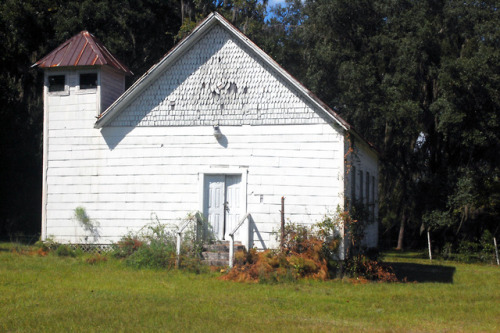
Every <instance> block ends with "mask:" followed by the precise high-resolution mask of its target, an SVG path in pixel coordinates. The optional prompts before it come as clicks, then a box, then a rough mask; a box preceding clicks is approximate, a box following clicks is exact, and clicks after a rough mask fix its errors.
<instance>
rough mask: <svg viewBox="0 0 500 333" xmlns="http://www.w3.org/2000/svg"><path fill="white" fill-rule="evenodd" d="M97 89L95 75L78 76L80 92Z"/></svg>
mask: <svg viewBox="0 0 500 333" xmlns="http://www.w3.org/2000/svg"><path fill="white" fill-rule="evenodd" d="M95 88H97V73H87V74H80V90H83V89H95Z"/></svg>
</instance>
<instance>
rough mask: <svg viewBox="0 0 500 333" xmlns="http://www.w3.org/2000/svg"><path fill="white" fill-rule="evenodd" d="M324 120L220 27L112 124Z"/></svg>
mask: <svg viewBox="0 0 500 333" xmlns="http://www.w3.org/2000/svg"><path fill="white" fill-rule="evenodd" d="M320 123H324V120H323V119H322V118H321V117H320V116H319V115H318V113H317V112H314V110H313V109H312V108H311V105H309V104H308V103H307V102H306V101H305V100H304V99H303V98H300V97H299V96H298V95H297V94H294V93H293V91H291V86H290V85H289V84H286V83H285V82H284V81H283V80H281V79H278V78H277V77H275V76H274V75H272V73H271V72H270V71H269V68H267V67H266V66H265V65H264V64H263V63H262V62H261V61H259V59H257V58H256V57H255V56H253V55H252V54H251V53H249V52H246V50H245V46H243V45H242V44H241V43H240V42H239V41H238V40H236V39H233V38H231V37H230V35H229V33H228V32H226V31H225V30H224V29H223V28H222V27H220V26H216V27H214V28H213V29H212V30H210V31H209V32H208V33H207V35H206V36H204V38H203V39H202V40H200V41H199V42H198V44H196V45H195V46H194V47H193V48H192V49H190V50H189V51H188V52H187V53H186V54H185V55H184V56H183V57H182V58H180V59H179V60H177V62H176V63H175V64H174V65H173V66H171V67H170V68H168V69H167V70H166V71H165V72H164V73H163V75H162V76H161V77H160V78H159V79H158V80H156V81H155V82H154V83H152V84H151V85H150V86H149V87H147V88H146V89H145V90H144V91H143V93H142V94H141V96H140V97H139V98H137V99H136V100H135V101H134V102H132V103H131V104H130V105H129V106H128V107H127V108H126V109H125V110H124V111H123V112H122V113H121V114H120V115H119V116H118V117H116V118H115V119H114V120H113V121H112V122H111V126H200V125H214V124H219V125H282V124H320Z"/></svg>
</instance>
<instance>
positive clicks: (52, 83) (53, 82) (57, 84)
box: [49, 75, 66, 92]
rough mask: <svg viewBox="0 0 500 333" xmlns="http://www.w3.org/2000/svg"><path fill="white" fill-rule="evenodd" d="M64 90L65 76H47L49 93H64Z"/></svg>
mask: <svg viewBox="0 0 500 333" xmlns="http://www.w3.org/2000/svg"><path fill="white" fill-rule="evenodd" d="M65 88H66V76H65V75H50V76H49V92H56V91H64V89H65Z"/></svg>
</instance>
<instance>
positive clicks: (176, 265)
mask: <svg viewBox="0 0 500 333" xmlns="http://www.w3.org/2000/svg"><path fill="white" fill-rule="evenodd" d="M175 252H176V253H177V258H176V261H175V267H177V268H179V264H180V261H181V232H178V233H177V244H176V251H175Z"/></svg>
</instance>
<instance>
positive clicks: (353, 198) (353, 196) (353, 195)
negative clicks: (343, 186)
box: [351, 166, 356, 203]
mask: <svg viewBox="0 0 500 333" xmlns="http://www.w3.org/2000/svg"><path fill="white" fill-rule="evenodd" d="M351 171H352V173H351V174H352V176H351V201H352V203H354V202H355V201H356V167H355V166H352V170H351Z"/></svg>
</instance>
